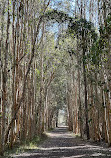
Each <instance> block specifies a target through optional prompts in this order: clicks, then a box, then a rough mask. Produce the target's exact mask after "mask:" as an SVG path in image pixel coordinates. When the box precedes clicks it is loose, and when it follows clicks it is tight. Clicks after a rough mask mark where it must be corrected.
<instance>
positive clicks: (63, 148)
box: [13, 127, 111, 158]
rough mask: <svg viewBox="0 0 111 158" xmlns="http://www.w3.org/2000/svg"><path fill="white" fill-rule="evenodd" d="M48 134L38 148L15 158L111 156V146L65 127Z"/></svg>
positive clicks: (106, 157)
mask: <svg viewBox="0 0 111 158" xmlns="http://www.w3.org/2000/svg"><path fill="white" fill-rule="evenodd" d="M48 136H49V138H48V139H47V140H46V141H45V142H44V143H43V144H42V145H40V146H39V148H38V149H31V150H29V151H27V153H23V154H21V155H15V156H13V158H82V157H83V158H89V157H91V158H111V148H108V147H107V146H105V145H104V146H103V145H97V144H96V143H91V142H87V141H84V140H81V139H80V138H78V137H74V136H73V134H72V133H70V132H68V130H67V128H65V127H61V128H56V129H55V130H53V131H52V132H49V133H48Z"/></svg>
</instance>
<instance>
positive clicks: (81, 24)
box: [68, 19, 97, 40]
mask: <svg viewBox="0 0 111 158" xmlns="http://www.w3.org/2000/svg"><path fill="white" fill-rule="evenodd" d="M68 33H69V34H71V35H74V36H75V35H76V36H77V35H79V38H80V36H84V37H85V38H87V37H88V36H89V35H90V36H91V39H93V40H96V39H97V34H96V32H95V28H94V25H93V23H91V22H88V21H87V20H85V19H79V20H75V21H71V22H70V24H69V26H68Z"/></svg>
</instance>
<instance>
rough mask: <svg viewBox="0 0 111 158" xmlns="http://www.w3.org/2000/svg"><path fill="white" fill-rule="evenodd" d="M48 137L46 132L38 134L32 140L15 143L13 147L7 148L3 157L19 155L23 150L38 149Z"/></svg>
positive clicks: (8, 157)
mask: <svg viewBox="0 0 111 158" xmlns="http://www.w3.org/2000/svg"><path fill="white" fill-rule="evenodd" d="M46 139H47V135H46V134H42V135H41V136H36V137H34V138H33V139H31V140H26V141H23V142H21V143H19V144H15V145H14V146H13V148H12V149H9V148H7V150H6V151H5V153H4V157H2V158H13V155H18V154H21V153H23V152H28V151H30V150H34V149H38V145H39V144H40V143H42V142H43V141H44V140H46Z"/></svg>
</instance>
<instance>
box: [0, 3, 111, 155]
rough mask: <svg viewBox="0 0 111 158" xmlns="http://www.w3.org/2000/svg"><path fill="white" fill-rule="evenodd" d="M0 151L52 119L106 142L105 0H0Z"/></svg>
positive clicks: (108, 39)
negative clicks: (60, 117)
mask: <svg viewBox="0 0 111 158" xmlns="http://www.w3.org/2000/svg"><path fill="white" fill-rule="evenodd" d="M0 88H1V91H0V154H1V155H3V153H4V151H5V149H6V148H7V147H9V148H13V145H14V144H15V143H17V142H21V141H22V140H27V139H32V138H33V137H34V136H35V135H41V134H42V133H43V132H44V131H47V130H48V129H51V128H54V127H57V126H58V115H59V110H63V111H64V113H65V115H66V117H65V123H66V125H68V127H69V130H70V131H73V132H74V133H75V134H79V135H80V136H81V137H82V138H87V139H91V140H94V141H104V142H107V143H108V145H109V146H110V145H111V3H110V0H70V1H69V0H0Z"/></svg>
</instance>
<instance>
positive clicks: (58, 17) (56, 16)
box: [45, 9, 73, 23]
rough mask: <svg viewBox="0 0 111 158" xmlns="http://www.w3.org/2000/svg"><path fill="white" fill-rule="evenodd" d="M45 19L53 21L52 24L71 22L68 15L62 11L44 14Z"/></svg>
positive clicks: (49, 11) (53, 10)
mask: <svg viewBox="0 0 111 158" xmlns="http://www.w3.org/2000/svg"><path fill="white" fill-rule="evenodd" d="M45 19H46V20H53V21H54V22H58V23H64V22H65V21H72V19H73V18H71V17H69V15H68V14H66V13H64V12H62V11H57V10H55V9H51V10H48V11H47V12H46V14H45Z"/></svg>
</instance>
